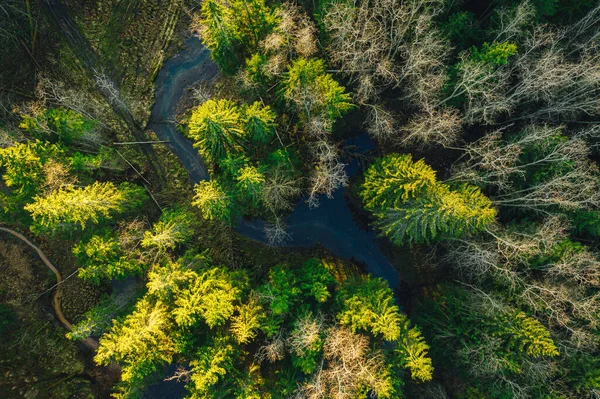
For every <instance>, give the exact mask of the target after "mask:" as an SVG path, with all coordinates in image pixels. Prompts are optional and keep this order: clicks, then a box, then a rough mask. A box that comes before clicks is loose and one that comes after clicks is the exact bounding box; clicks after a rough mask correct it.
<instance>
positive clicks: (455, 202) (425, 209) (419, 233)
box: [361, 154, 496, 245]
mask: <svg viewBox="0 0 600 399" xmlns="http://www.w3.org/2000/svg"><path fill="white" fill-rule="evenodd" d="M361 197H362V199H363V203H364V205H365V208H366V209H367V210H370V211H372V212H373V213H374V214H375V216H376V217H377V219H378V221H377V224H378V226H379V228H380V229H381V231H382V233H383V234H385V235H387V236H388V237H389V238H390V239H391V240H392V242H394V243H396V244H398V245H402V244H404V243H422V242H429V241H431V240H434V239H437V238H444V237H460V236H463V235H469V234H473V233H475V232H477V231H481V230H483V229H485V227H486V226H488V225H489V224H490V223H492V222H493V221H494V220H495V217H496V210H495V209H494V208H493V207H492V203H491V201H490V200H489V199H488V198H487V197H485V196H484V195H483V194H482V193H481V191H480V190H479V188H477V187H475V186H470V185H466V184H463V185H461V186H459V187H457V188H456V189H454V190H452V189H451V188H450V186H448V185H447V184H444V183H440V182H438V181H437V180H436V178H435V172H434V171H433V169H431V167H429V166H428V165H427V164H425V162H423V161H422V160H419V161H417V162H413V160H412V157H411V155H410V154H404V155H398V154H392V155H388V156H386V157H384V158H381V159H378V160H377V161H376V162H375V164H374V165H372V166H371V167H370V168H369V169H368V170H367V172H366V173H365V182H364V184H363V186H362V189H361Z"/></svg>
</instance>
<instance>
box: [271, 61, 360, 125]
mask: <svg viewBox="0 0 600 399" xmlns="http://www.w3.org/2000/svg"><path fill="white" fill-rule="evenodd" d="M282 93H283V97H284V98H285V99H286V100H287V101H289V102H290V103H292V104H294V106H295V107H296V109H297V110H298V111H299V112H300V113H301V114H302V115H303V116H304V118H306V119H307V120H311V119H312V118H314V117H317V116H323V117H325V118H327V119H330V120H334V119H337V118H339V117H341V116H342V115H343V114H345V113H346V112H348V111H349V110H350V109H352V107H353V104H352V103H351V96H350V94H349V93H346V92H345V88H344V87H343V86H341V85H340V84H339V83H337V82H336V81H335V80H334V79H333V78H332V77H331V75H329V74H327V73H326V72H325V63H324V62H323V60H321V59H318V58H313V59H309V60H307V59H304V58H299V59H297V60H296V61H294V62H293V63H292V65H291V66H290V67H289V69H288V71H287V73H286V75H285V78H284V79H283V82H282Z"/></svg>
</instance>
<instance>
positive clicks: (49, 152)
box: [0, 140, 62, 194]
mask: <svg viewBox="0 0 600 399" xmlns="http://www.w3.org/2000/svg"><path fill="white" fill-rule="evenodd" d="M61 154H62V150H61V149H60V147H59V146H58V145H56V144H48V143H43V142H41V141H39V140H36V141H27V142H26V143H18V144H16V145H14V146H11V147H6V148H0V168H1V169H2V180H4V184H6V186H8V187H11V188H14V190H15V191H16V193H17V194H24V193H26V192H28V191H31V190H35V189H36V188H38V187H39V186H40V185H41V184H42V182H43V180H44V164H45V163H46V162H47V161H48V160H49V159H50V158H51V157H58V156H60V155H61Z"/></svg>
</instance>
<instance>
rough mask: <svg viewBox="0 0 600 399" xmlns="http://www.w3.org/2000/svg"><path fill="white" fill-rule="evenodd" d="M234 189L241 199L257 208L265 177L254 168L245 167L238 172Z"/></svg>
mask: <svg viewBox="0 0 600 399" xmlns="http://www.w3.org/2000/svg"><path fill="white" fill-rule="evenodd" d="M236 180H237V182H236V188H237V189H238V193H239V194H238V195H239V196H240V197H241V198H244V197H245V198H248V199H249V200H250V203H251V204H252V206H254V207H257V206H258V205H259V204H260V201H261V200H262V190H263V185H264V183H265V177H264V175H263V174H262V173H261V171H259V170H258V169H257V168H256V167H254V166H245V167H243V168H241V169H240V170H239V173H238V175H237V177H236Z"/></svg>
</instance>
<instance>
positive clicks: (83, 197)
mask: <svg viewBox="0 0 600 399" xmlns="http://www.w3.org/2000/svg"><path fill="white" fill-rule="evenodd" d="M145 198H146V194H145V192H144V189H142V188H140V187H136V186H133V185H131V184H128V183H122V184H121V185H119V186H118V187H116V186H115V185H114V184H113V183H110V182H108V183H99V182H95V183H93V184H92V185H90V186H86V187H83V188H73V187H67V188H61V189H59V190H57V191H54V192H52V193H51V194H49V195H48V196H46V197H42V196H40V195H37V196H36V197H35V198H34V200H33V203H31V204H29V205H27V206H25V209H26V210H27V211H29V212H30V213H31V217H32V218H33V225H32V230H34V231H38V232H53V231H58V230H68V229H74V228H77V227H80V228H81V229H85V228H86V227H88V226H89V225H90V224H91V223H93V224H95V223H99V222H102V221H103V220H106V219H110V218H111V217H112V216H113V215H115V214H119V213H122V212H125V211H127V210H129V209H134V208H136V207H139V206H140V205H141V204H142V203H143V201H144V200H145Z"/></svg>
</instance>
